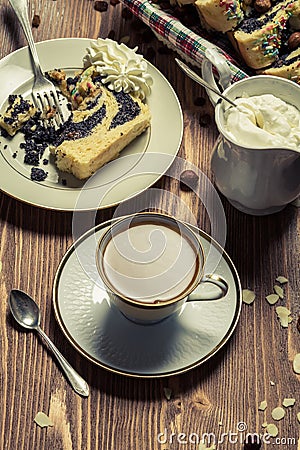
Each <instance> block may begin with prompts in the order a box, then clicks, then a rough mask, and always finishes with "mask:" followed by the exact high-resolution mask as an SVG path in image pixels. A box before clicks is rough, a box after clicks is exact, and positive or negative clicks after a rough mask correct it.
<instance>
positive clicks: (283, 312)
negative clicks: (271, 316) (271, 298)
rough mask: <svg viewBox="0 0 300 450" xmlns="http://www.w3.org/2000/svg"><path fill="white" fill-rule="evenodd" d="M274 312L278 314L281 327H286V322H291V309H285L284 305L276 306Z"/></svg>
mask: <svg viewBox="0 0 300 450" xmlns="http://www.w3.org/2000/svg"><path fill="white" fill-rule="evenodd" d="M276 313H277V315H278V318H279V321H280V324H281V326H282V327H283V328H287V327H288V324H289V323H291V321H292V320H293V319H292V318H291V317H289V315H290V314H291V311H290V310H289V309H287V308H286V307H285V306H277V307H276Z"/></svg>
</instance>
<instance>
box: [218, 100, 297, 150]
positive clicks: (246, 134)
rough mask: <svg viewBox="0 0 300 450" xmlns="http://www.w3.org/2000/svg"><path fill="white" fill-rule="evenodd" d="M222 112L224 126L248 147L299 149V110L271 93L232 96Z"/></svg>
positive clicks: (240, 143)
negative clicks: (230, 102) (230, 104)
mask: <svg viewBox="0 0 300 450" xmlns="http://www.w3.org/2000/svg"><path fill="white" fill-rule="evenodd" d="M234 101H235V103H236V104H237V105H238V108H235V107H233V106H230V107H228V108H226V110H225V112H224V128H225V130H226V131H227V133H228V135H229V137H230V138H231V139H232V140H233V141H235V142H236V143H237V144H239V145H242V146H245V147H248V148H252V147H253V148H270V147H271V148H272V147H273V148H274V147H278V148H291V149H293V150H298V151H299V152H300V111H299V110H298V109H297V108H296V107H295V106H293V105H290V104H289V103H286V102H285V101H283V100H281V99H279V98H277V97H275V96H274V95H272V94H262V95H255V96H248V97H247V96H242V97H239V98H236V99H235V100H234Z"/></svg>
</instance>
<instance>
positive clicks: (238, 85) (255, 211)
mask: <svg viewBox="0 0 300 450" xmlns="http://www.w3.org/2000/svg"><path fill="white" fill-rule="evenodd" d="M206 56H207V59H205V60H204V61H203V64H202V77H203V78H204V79H205V80H206V81H207V82H209V83H210V84H211V85H212V86H213V87H215V88H218V86H217V84H216V82H215V80H214V76H213V70H212V67H213V65H214V66H215V67H216V69H217V70H218V71H219V72H220V80H226V82H227V87H226V85H224V83H223V84H222V87H223V88H225V90H224V91H223V94H224V95H226V96H227V97H229V98H230V99H231V100H233V101H234V100H235V99H236V98H239V97H243V96H245V95H246V96H254V95H263V94H273V95H274V96H276V97H278V98H280V99H281V100H283V101H285V102H286V103H289V104H291V105H293V106H295V107H296V108H297V109H298V110H299V111H300V86H299V85H298V84H296V83H295V82H293V81H290V80H287V79H284V78H279V77H274V76H268V75H257V76H253V77H249V78H248V77H247V78H244V79H242V80H240V81H237V82H235V83H233V84H230V81H229V82H228V80H229V79H230V77H229V76H228V73H229V68H228V66H227V67H226V65H224V59H223V58H222V57H221V56H220V55H218V54H217V52H213V51H211V50H210V51H209V53H208V54H207V55H206ZM225 84H226V83H225ZM207 93H208V95H209V97H210V99H211V102H212V103H213V105H214V106H215V121H216V124H217V127H218V130H219V133H220V135H219V137H218V140H217V142H216V144H215V146H214V148H213V152H212V157H211V168H212V171H213V172H214V175H215V183H216V186H217V188H218V189H219V191H220V192H221V193H222V194H223V195H224V196H225V197H226V198H227V199H228V200H229V202H230V203H231V204H232V205H233V206H235V207H236V208H237V209H239V210H240V211H242V212H245V213H248V214H252V215H267V214H272V213H275V212H277V211H280V210H281V209H283V208H284V207H285V206H286V205H287V204H288V203H290V202H293V201H296V199H297V198H298V196H299V195H300V148H299V149H296V150H294V149H289V148H288V145H287V147H285V148H278V147H268V148H255V142H253V146H252V145H251V148H250V147H245V146H244V145H240V144H239V143H238V142H235V141H233V139H232V138H231V136H230V135H229V133H228V131H227V130H226V127H225V119H224V111H225V109H226V108H227V107H228V104H226V101H224V100H222V101H220V99H219V97H218V96H217V95H216V94H213V93H211V92H210V91H208V90H207Z"/></svg>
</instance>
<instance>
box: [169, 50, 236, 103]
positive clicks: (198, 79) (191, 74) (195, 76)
mask: <svg viewBox="0 0 300 450" xmlns="http://www.w3.org/2000/svg"><path fill="white" fill-rule="evenodd" d="M175 61H176V62H177V64H178V66H179V67H180V69H181V70H182V71H183V72H184V73H185V74H186V75H187V76H188V77H190V78H191V79H192V80H194V81H196V83H199V84H201V86H203V87H205V88H206V89H210V90H211V91H212V92H214V93H215V94H217V95H218V96H219V97H221V98H222V99H223V100H225V101H226V102H228V103H230V104H231V105H232V106H236V104H235V103H234V102H233V101H232V100H230V98H228V97H225V96H224V95H223V94H221V92H219V91H218V90H217V89H215V88H214V87H213V86H211V85H210V84H208V83H207V82H206V81H205V80H203V78H201V77H200V76H199V75H198V74H197V73H196V72H194V71H193V70H192V69H190V68H189V67H188V66H187V65H186V64H184V63H183V62H182V61H180V59H178V58H175Z"/></svg>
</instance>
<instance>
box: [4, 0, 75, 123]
mask: <svg viewBox="0 0 300 450" xmlns="http://www.w3.org/2000/svg"><path fill="white" fill-rule="evenodd" d="M9 3H10V4H11V6H12V8H13V10H14V11H15V14H16V16H17V18H18V19H19V22H20V24H21V26H22V28H23V31H24V34H25V37H26V39H27V41H28V45H29V50H30V53H31V57H32V62H33V72H34V83H33V87H32V98H33V101H34V104H35V106H36V107H37V108H38V109H39V110H41V111H42V112H43V113H45V112H46V111H47V110H48V109H49V108H50V111H51V110H52V108H54V110H55V112H56V113H55V115H54V118H55V121H56V124H57V125H60V124H61V123H63V122H64V121H65V120H66V119H67V114H66V112H64V111H63V109H62V107H61V103H60V101H59V99H58V95H57V92H56V88H55V86H54V84H53V83H51V81H49V80H48V79H47V78H46V77H45V76H44V74H43V72H42V69H41V64H40V61H39V57H38V54H37V50H36V46H35V43H34V40H33V35H32V31H31V27H30V23H29V19H28V4H27V0H9ZM44 122H45V126H46V127H47V126H48V125H50V121H49V120H46V119H45V120H44Z"/></svg>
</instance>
